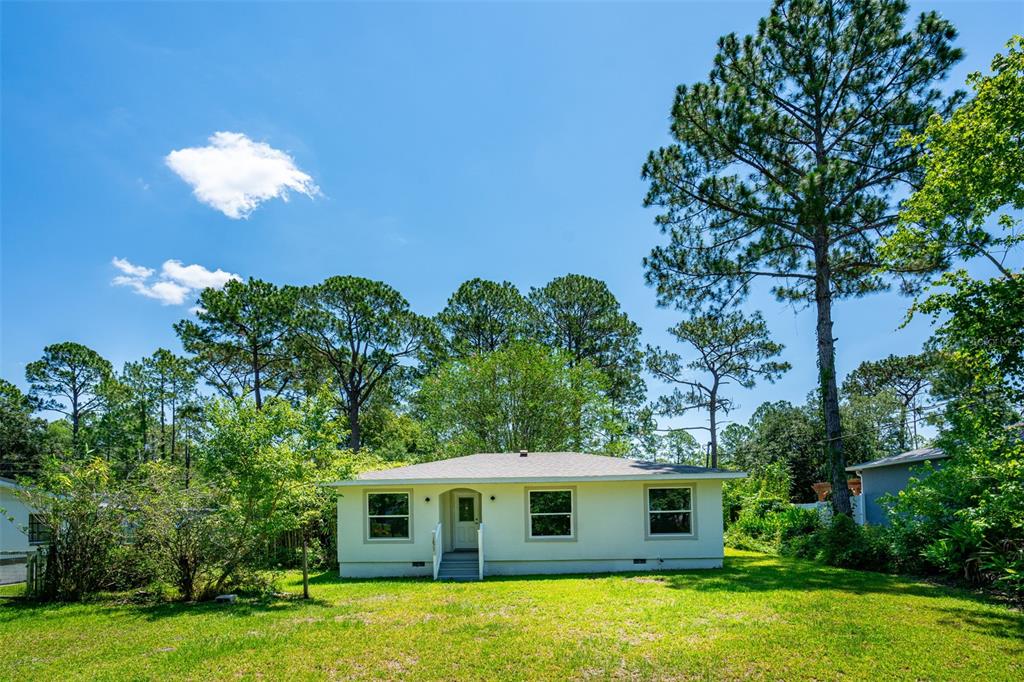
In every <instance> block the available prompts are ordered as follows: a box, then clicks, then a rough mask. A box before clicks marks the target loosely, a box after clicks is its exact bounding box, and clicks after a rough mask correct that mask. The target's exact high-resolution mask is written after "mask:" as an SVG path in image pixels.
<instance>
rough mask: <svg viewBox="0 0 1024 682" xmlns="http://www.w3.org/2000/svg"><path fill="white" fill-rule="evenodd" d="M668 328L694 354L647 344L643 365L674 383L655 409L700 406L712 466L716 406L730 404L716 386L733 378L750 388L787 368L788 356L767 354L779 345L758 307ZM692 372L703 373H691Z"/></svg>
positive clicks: (714, 464)
mask: <svg viewBox="0 0 1024 682" xmlns="http://www.w3.org/2000/svg"><path fill="white" fill-rule="evenodd" d="M669 332H670V333H671V334H672V335H673V336H675V337H676V338H677V339H678V340H679V341H680V342H682V343H686V344H689V345H690V346H692V347H693V348H694V350H696V351H697V352H696V356H697V357H696V358H695V359H694V360H692V361H690V362H688V363H687V362H685V361H684V360H683V358H682V357H680V356H679V355H678V354H676V353H672V352H669V351H665V350H661V349H659V348H651V347H648V349H647V368H648V370H649V371H650V372H651V373H652V374H653V375H654V376H656V377H658V378H660V379H662V380H664V381H667V382H669V383H670V384H673V385H674V386H675V388H673V389H672V393H671V394H669V395H667V396H662V397H661V398H660V399H659V400H658V409H659V411H660V412H661V413H662V414H666V415H670V416H676V415H681V414H685V413H686V412H688V411H690V410H693V409H700V410H706V411H707V413H708V426H707V427H706V428H707V430H708V433H709V434H710V439H711V447H710V449H711V466H712V467H717V466H718V412H719V411H721V412H723V413H725V414H728V413H729V411H730V410H731V409H732V408H733V406H734V403H733V401H732V399H731V398H727V397H726V396H724V395H723V394H722V387H723V386H726V385H729V384H736V385H738V386H741V387H742V388H753V387H754V385H755V383H756V382H757V380H758V379H764V380H766V381H769V382H774V381H775V379H777V378H778V377H780V376H781V375H782V374H783V373H784V372H786V371H787V370H789V363H788V362H778V361H775V360H773V359H772V358H775V357H777V356H778V354H779V353H781V352H782V348H783V346H782V345H781V344H778V343H775V342H774V341H772V340H771V338H770V336H769V333H768V327H767V325H766V324H765V323H764V318H763V317H761V314H760V313H754V315H753V316H751V317H750V318H745V317H744V316H743V314H742V313H740V312H738V311H734V312H730V313H723V312H714V313H708V314H704V315H698V316H696V317H693V318H691V319H689V320H684V321H683V322H680V323H679V324H677V325H676V326H674V327H672V328H671V329H669ZM692 372H699V373H701V374H702V375H703V376H701V377H700V378H695V377H694V376H693V375H692ZM680 386H682V387H683V388H682V389H680V388H679V387H680Z"/></svg>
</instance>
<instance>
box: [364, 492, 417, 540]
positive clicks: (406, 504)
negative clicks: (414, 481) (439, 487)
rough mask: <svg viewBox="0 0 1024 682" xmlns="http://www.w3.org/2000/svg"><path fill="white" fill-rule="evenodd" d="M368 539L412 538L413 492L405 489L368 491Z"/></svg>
mask: <svg viewBox="0 0 1024 682" xmlns="http://www.w3.org/2000/svg"><path fill="white" fill-rule="evenodd" d="M366 539H367V540H411V539H412V495H411V493H409V492H408V491H404V490H388V491H381V492H367V493H366Z"/></svg>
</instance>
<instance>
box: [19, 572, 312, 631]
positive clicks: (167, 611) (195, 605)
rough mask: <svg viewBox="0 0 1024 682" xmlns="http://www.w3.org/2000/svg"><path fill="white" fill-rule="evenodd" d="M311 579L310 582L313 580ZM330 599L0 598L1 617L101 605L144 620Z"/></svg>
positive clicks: (282, 608)
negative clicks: (222, 601) (221, 601)
mask: <svg viewBox="0 0 1024 682" xmlns="http://www.w3.org/2000/svg"><path fill="white" fill-rule="evenodd" d="M312 582H313V581H312V579H311V580H310V583H311V584H312ZM331 605H332V602H330V601H327V600H323V599H318V598H316V597H315V596H311V598H309V599H302V598H300V597H299V596H298V595H293V594H288V595H287V596H272V597H262V596H242V595H240V596H239V597H238V600H237V601H236V602H234V603H233V604H219V603H216V602H213V601H204V602H181V601H168V602H158V603H141V604H140V603H135V602H132V601H131V600H130V599H118V598H116V597H114V598H107V599H95V600H89V601H85V602H41V601H36V600H34V599H28V598H25V597H14V598H10V599H7V600H4V601H2V602H0V621H3V620H15V619H19V618H30V617H38V616H41V615H44V614H46V613H50V612H57V611H62V610H65V609H68V608H78V609H82V610H83V611H84V612H88V611H91V610H95V609H104V610H107V611H109V612H110V613H120V614H123V615H128V616H132V617H140V616H141V617H142V618H145V619H146V620H160V619H163V618H179V617H183V616H209V615H214V614H215V615H223V616H230V617H248V616H252V615H255V614H261V613H284V612H288V611H295V610H298V609H304V608H308V607H311V606H315V607H322V608H327V607H330V606H331Z"/></svg>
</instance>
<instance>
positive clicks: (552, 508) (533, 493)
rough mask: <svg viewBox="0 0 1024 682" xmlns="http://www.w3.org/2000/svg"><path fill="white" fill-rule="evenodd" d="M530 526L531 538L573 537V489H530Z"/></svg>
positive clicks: (528, 494) (529, 533)
mask: <svg viewBox="0 0 1024 682" xmlns="http://www.w3.org/2000/svg"><path fill="white" fill-rule="evenodd" d="M527 496H528V499H529V503H528V504H529V519H528V522H529V524H530V525H529V528H528V529H527V535H528V536H529V537H531V538H572V537H573V499H572V497H573V495H572V490H530V491H528V492H527Z"/></svg>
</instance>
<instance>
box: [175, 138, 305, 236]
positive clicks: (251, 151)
mask: <svg viewBox="0 0 1024 682" xmlns="http://www.w3.org/2000/svg"><path fill="white" fill-rule="evenodd" d="M209 141H210V144H209V145H208V146H206V147H186V148H185V149H176V150H174V151H172V152H171V153H170V154H168V155H167V157H166V158H165V159H164V160H165V162H166V163H167V165H168V167H169V168H170V169H171V170H173V171H174V172H175V173H177V174H178V176H179V177H180V178H181V179H182V180H184V181H185V182H187V183H188V184H189V185H191V186H192V192H193V194H195V197H196V199H198V200H199V201H201V202H203V203H204V204H207V205H209V206H212V207H213V208H215V209H217V210H218V211H220V212H221V213H223V214H224V215H226V216H227V217H229V218H235V219H238V218H245V217H248V215H249V214H250V213H252V211H253V210H254V209H255V208H256V207H257V206H259V205H260V204H261V203H263V202H264V201H267V200H269V199H276V198H281V199H282V200H284V201H288V193H289V191H293V192H299V193H301V194H305V195H306V196H308V197H310V198H312V197H314V196H316V195H318V194H320V188H318V187H317V186H316V184H315V183H314V182H313V178H312V177H310V176H309V175H308V174H306V173H304V172H303V171H301V170H299V168H298V167H297V166H296V165H295V161H294V160H293V159H292V157H290V156H289V155H288V154H286V153H285V152H283V151H280V150H278V149H274V148H273V147H271V146H270V145H268V144H267V143H265V142H254V141H253V140H251V139H249V138H248V137H247V136H246V135H244V134H242V133H229V132H218V133H214V134H213V135H212V136H211V137H210V140H209Z"/></svg>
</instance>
